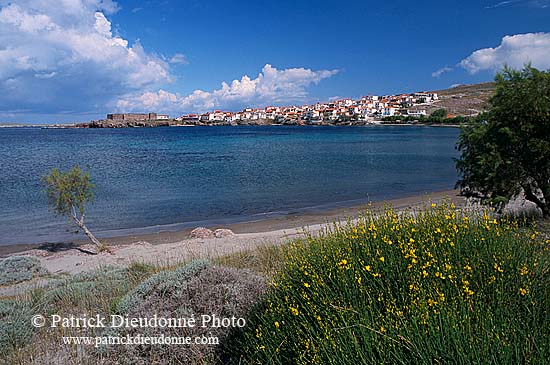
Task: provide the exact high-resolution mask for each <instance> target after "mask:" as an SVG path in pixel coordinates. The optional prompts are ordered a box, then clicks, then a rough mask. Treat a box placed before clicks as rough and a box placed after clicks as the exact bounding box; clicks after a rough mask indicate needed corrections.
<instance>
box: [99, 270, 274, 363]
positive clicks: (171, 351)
mask: <svg viewBox="0 0 550 365" xmlns="http://www.w3.org/2000/svg"><path fill="white" fill-rule="evenodd" d="M204 264H205V262H204V261H203V262H202V263H199V264H197V263H195V264H193V263H192V264H191V266H184V267H183V268H181V269H178V270H176V271H168V272H165V273H164V274H161V275H160V276H157V277H156V278H155V279H154V280H151V281H149V284H148V285H146V287H147V289H146V290H142V289H143V288H141V289H140V292H141V293H144V292H146V293H147V294H146V295H138V296H136V298H137V299H138V300H135V301H134V300H133V301H132V305H131V306H128V305H126V306H127V307H128V311H127V312H126V313H125V315H126V316H128V317H129V318H152V317H153V316H155V315H157V316H159V317H165V318H173V317H178V318H195V319H196V321H197V322H196V326H194V327H189V328H177V327H173V328H168V327H167V328H119V329H116V335H117V336H136V335H138V334H139V335H142V336H159V335H161V334H162V335H163V336H165V337H181V336H191V337H192V338H197V337H199V338H208V337H210V338H211V337H216V338H217V340H218V342H219V344H215V343H213V344H208V345H205V344H201V345H197V344H189V345H186V346H161V345H142V346H115V347H110V348H105V349H103V348H102V349H100V351H101V352H102V353H104V354H106V355H107V356H108V357H109V359H110V360H111V362H112V363H119V362H120V361H122V362H123V363H132V364H140V363H147V364H150V363H154V364H166V363H177V364H212V363H216V362H215V359H216V353H217V352H218V351H219V348H220V344H223V342H224V340H225V338H226V337H227V335H228V334H229V332H230V331H231V327H212V326H211V324H208V323H207V324H206V326H205V327H203V326H202V316H203V315H205V316H216V317H218V318H223V317H225V318H231V317H235V318H241V317H243V316H245V314H246V312H247V311H248V309H249V308H250V307H252V306H253V304H254V303H255V302H256V301H258V300H259V297H260V296H261V294H262V293H263V292H264V290H265V288H266V280H265V279H264V278H262V277H260V276H258V275H256V274H254V273H252V272H251V271H249V270H239V269H235V268H225V267H218V266H211V265H208V266H204ZM199 269H200V270H199ZM159 278H162V279H163V281H162V285H158V284H160V283H159V282H158V279H159ZM153 282H157V285H151V283H153ZM109 334H111V335H115V333H114V332H113V330H111V331H110V332H109Z"/></svg>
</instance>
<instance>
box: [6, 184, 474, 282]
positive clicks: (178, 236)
mask: <svg viewBox="0 0 550 365" xmlns="http://www.w3.org/2000/svg"><path fill="white" fill-rule="evenodd" d="M443 199H449V200H451V201H453V202H454V203H455V204H457V205H459V204H462V203H463V202H464V198H462V197H460V196H458V191H457V190H447V191H440V192H433V193H430V194H425V195H420V196H419V195H417V196H411V197H407V198H400V199H394V200H389V201H384V202H374V203H372V204H371V208H372V209H376V208H378V207H382V206H384V205H385V204H389V205H391V206H393V207H394V208H396V209H399V210H405V209H408V208H411V207H415V206H419V205H421V204H423V203H425V202H429V201H432V202H438V201H441V200H443ZM364 208H365V206H364V205H362V206H355V207H349V208H340V209H333V210H329V211H325V212H319V213H309V214H296V215H287V216H284V217H279V218H274V219H268V220H263V221H255V222H247V223H238V224H233V225H228V226H225V227H223V228H228V229H230V230H232V231H233V232H234V233H235V234H234V235H230V236H226V237H222V238H209V239H200V238H191V237H190V230H183V231H178V232H159V233H155V234H147V235H135V236H126V237H119V238H112V239H107V240H105V241H107V242H108V243H109V244H110V245H111V246H112V250H111V251H112V252H111V253H106V252H104V253H100V254H97V255H90V254H88V253H85V252H83V251H82V250H81V249H80V248H79V246H80V245H85V244H87V242H85V241H81V242H75V243H71V244H59V245H45V246H37V245H34V246H31V245H13V246H4V247H0V250H1V251H0V253H1V254H2V256H7V255H32V256H36V257H38V258H39V259H40V261H41V263H42V265H43V267H44V268H46V269H47V270H48V271H49V272H50V273H51V274H61V273H71V274H75V273H79V272H83V271H91V270H94V269H97V268H99V267H104V266H113V265H114V266H127V265H129V264H131V263H132V262H143V263H153V264H162V265H171V264H176V263H179V262H183V261H188V260H191V259H194V258H200V257H207V258H213V257H219V256H223V255H227V254H231V253H235V252H239V251H243V250H251V249H254V248H255V247H258V246H260V245H274V244H280V243H284V242H288V241H289V240H292V239H296V238H299V237H300V236H301V235H302V234H303V233H304V232H310V233H316V232H318V231H319V230H321V229H322V228H323V227H324V226H326V225H327V224H330V223H332V222H334V221H345V220H347V219H353V218H356V217H357V216H358V214H359V213H360V211H361V210H363V209H364ZM208 228H211V229H216V228H222V227H208Z"/></svg>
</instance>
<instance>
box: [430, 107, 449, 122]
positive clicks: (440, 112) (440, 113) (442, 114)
mask: <svg viewBox="0 0 550 365" xmlns="http://www.w3.org/2000/svg"><path fill="white" fill-rule="evenodd" d="M447 115H449V113H448V112H447V109H444V108H441V109H437V110H434V111H433V112H432V114H430V118H431V119H435V120H438V121H440V120H443V119H445V118H447Z"/></svg>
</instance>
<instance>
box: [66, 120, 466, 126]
mask: <svg viewBox="0 0 550 365" xmlns="http://www.w3.org/2000/svg"><path fill="white" fill-rule="evenodd" d="M370 125H382V126H384V125H385V126H411V125H416V126H450V127H453V126H454V127H456V126H458V125H455V124H445V123H423V122H419V121H412V122H402V123H398V122H396V121H392V122H384V121H365V120H347V121H331V120H322V121H320V120H314V121H311V120H310V121H307V120H289V121H280V122H275V121H273V120H268V119H254V120H251V119H243V120H238V121H235V122H202V121H198V122H182V121H178V120H175V119H171V120H156V121H149V120H109V119H104V120H94V121H91V122H88V123H79V124H74V125H71V126H66V128H156V127H214V126H325V127H327V126H335V127H338V126H370Z"/></svg>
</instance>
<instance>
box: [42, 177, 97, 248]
mask: <svg viewBox="0 0 550 365" xmlns="http://www.w3.org/2000/svg"><path fill="white" fill-rule="evenodd" d="M42 181H43V182H44V184H45V185H46V194H47V196H48V204H49V206H50V208H51V210H53V211H54V213H56V214H57V215H61V216H67V217H68V218H69V220H71V219H72V220H73V221H74V222H75V223H76V225H77V226H78V227H79V228H80V229H82V231H84V233H85V234H86V236H88V238H89V239H90V240H91V241H92V242H93V243H94V244H95V245H96V246H98V247H100V248H102V247H103V246H102V244H101V242H99V240H98V239H97V238H96V237H95V236H94V235H93V234H92V232H90V230H89V229H88V227H86V225H85V224H84V211H85V207H86V203H89V202H92V201H93V198H94V193H93V191H94V189H95V185H94V184H93V183H92V182H91V179H90V174H89V173H87V172H83V171H82V170H81V169H80V167H79V166H75V167H73V168H72V169H71V170H70V171H67V172H61V171H59V169H53V170H52V171H50V173H49V174H47V175H45V176H44V177H43V178H42Z"/></svg>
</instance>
